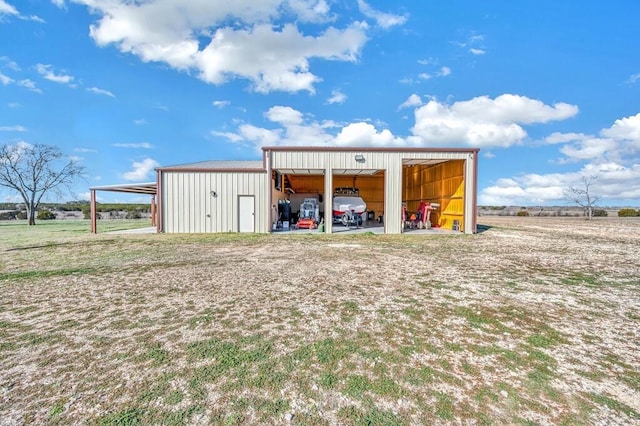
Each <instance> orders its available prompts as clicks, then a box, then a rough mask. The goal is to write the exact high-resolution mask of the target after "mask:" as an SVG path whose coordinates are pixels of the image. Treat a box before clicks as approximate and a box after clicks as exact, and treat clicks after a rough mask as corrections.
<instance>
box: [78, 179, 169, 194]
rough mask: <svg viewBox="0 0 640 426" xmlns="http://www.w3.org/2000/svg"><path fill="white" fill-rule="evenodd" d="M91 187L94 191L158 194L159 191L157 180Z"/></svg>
mask: <svg viewBox="0 0 640 426" xmlns="http://www.w3.org/2000/svg"><path fill="white" fill-rule="evenodd" d="M89 189H90V190H92V191H111V192H128V193H130V194H149V195H156V194H157V193H158V184H157V183H156V182H147V183H131V184H121V185H103V186H92V187H91V188H89Z"/></svg>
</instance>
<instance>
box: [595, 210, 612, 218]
mask: <svg viewBox="0 0 640 426" xmlns="http://www.w3.org/2000/svg"><path fill="white" fill-rule="evenodd" d="M607 216H609V213H607V211H606V210H605V209H595V210H594V211H593V217H607Z"/></svg>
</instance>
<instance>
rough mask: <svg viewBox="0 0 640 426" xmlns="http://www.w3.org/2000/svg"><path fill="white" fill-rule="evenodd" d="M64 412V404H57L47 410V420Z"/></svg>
mask: <svg viewBox="0 0 640 426" xmlns="http://www.w3.org/2000/svg"><path fill="white" fill-rule="evenodd" d="M63 412H64V404H63V403H62V402H57V403H56V404H54V405H53V407H51V409H50V410H49V418H51V419H53V418H55V417H57V416H59V415H60V414H62V413H63Z"/></svg>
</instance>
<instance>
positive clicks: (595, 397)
mask: <svg viewBox="0 0 640 426" xmlns="http://www.w3.org/2000/svg"><path fill="white" fill-rule="evenodd" d="M589 398H590V399H591V400H592V401H593V402H595V403H596V404H600V405H604V406H606V407H607V408H609V409H610V410H615V411H618V412H620V413H624V414H626V415H627V416H629V417H631V418H632V419H637V420H640V413H638V412H637V411H636V410H634V409H633V408H631V407H629V406H628V405H627V404H625V403H623V402H620V401H618V400H615V399H613V398H610V397H608V396H605V395H601V394H597V393H590V394H589Z"/></svg>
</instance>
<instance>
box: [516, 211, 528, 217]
mask: <svg viewBox="0 0 640 426" xmlns="http://www.w3.org/2000/svg"><path fill="white" fill-rule="evenodd" d="M516 216H529V212H528V211H526V210H520V211H518V213H516Z"/></svg>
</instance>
